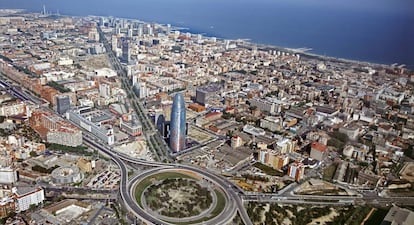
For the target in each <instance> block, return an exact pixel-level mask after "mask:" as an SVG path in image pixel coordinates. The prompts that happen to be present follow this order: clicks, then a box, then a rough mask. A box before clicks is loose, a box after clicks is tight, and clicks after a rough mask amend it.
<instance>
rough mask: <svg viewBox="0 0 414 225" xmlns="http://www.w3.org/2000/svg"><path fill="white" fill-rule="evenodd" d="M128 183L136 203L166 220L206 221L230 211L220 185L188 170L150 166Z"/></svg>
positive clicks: (201, 222)
mask: <svg viewBox="0 0 414 225" xmlns="http://www.w3.org/2000/svg"><path fill="white" fill-rule="evenodd" d="M130 184H131V185H130V194H131V196H134V197H135V200H136V204H137V205H138V206H139V207H140V208H141V209H142V210H144V211H146V212H147V213H149V214H151V215H152V216H153V217H155V218H157V219H159V220H162V221H164V222H165V223H166V224H206V223H208V224H210V223H212V222H213V223H214V221H215V220H217V219H220V220H222V218H223V217H227V216H228V214H227V213H225V212H228V210H230V211H234V210H231V209H232V208H234V207H232V204H231V203H230V202H229V201H228V196H227V195H226V193H225V192H224V191H223V190H222V189H221V188H220V186H218V185H217V184H215V183H214V182H212V181H209V180H208V179H206V178H205V177H202V176H200V175H199V174H195V173H194V172H192V171H189V170H184V169H168V168H167V169H162V170H151V171H150V172H148V173H144V175H140V176H138V178H137V177H135V178H134V179H133V180H132V181H131V183H130Z"/></svg>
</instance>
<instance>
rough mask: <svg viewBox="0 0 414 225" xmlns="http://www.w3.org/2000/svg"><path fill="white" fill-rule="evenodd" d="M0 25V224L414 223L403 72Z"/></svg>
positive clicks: (65, 21) (151, 26) (159, 30)
mask: <svg viewBox="0 0 414 225" xmlns="http://www.w3.org/2000/svg"><path fill="white" fill-rule="evenodd" d="M0 15H1V17H0V45H1V48H0V73H1V74H0V78H1V81H0V102H1V105H0V133H1V137H0V185H1V186H0V219H1V222H2V223H7V224H229V225H230V224H246V225H250V224H381V222H384V224H391V222H393V221H396V222H398V224H403V223H405V224H410V223H414V219H413V218H414V191H413V188H414V186H413V185H414V160H413V159H414V155H413V146H414V115H413V110H414V95H413V90H414V72H413V71H409V70H406V69H405V68H404V66H403V65H402V66H399V65H397V64H395V65H378V64H370V63H363V62H355V61H349V60H342V59H335V58H329V57H322V56H317V55H312V54H309V53H306V52H305V51H303V50H304V49H289V50H287V49H283V48H278V47H274V46H264V45H256V44H253V43H249V42H247V41H245V40H223V39H219V38H215V37H205V36H203V35H201V34H191V33H188V32H186V30H185V29H184V28H179V27H174V26H171V25H169V24H167V25H163V24H156V23H146V22H143V21H138V20H131V19H120V18H114V17H95V16H89V17H68V16H60V15H50V14H47V13H46V11H44V12H42V13H25V12H21V11H19V10H0ZM305 50H306V49H305Z"/></svg>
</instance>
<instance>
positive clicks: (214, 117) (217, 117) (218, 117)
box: [204, 112, 223, 121]
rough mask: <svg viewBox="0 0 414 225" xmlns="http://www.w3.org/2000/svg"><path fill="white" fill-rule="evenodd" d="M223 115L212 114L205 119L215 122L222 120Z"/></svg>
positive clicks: (219, 113)
mask: <svg viewBox="0 0 414 225" xmlns="http://www.w3.org/2000/svg"><path fill="white" fill-rule="evenodd" d="M222 115H223V113H221V112H211V113H208V114H207V115H205V116H204V118H205V119H206V120H208V121H214V120H218V119H220V118H221V116H222Z"/></svg>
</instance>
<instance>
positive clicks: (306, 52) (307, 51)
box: [0, 9, 414, 71]
mask: <svg viewBox="0 0 414 225" xmlns="http://www.w3.org/2000/svg"><path fill="white" fill-rule="evenodd" d="M0 10H4V11H14V12H13V13H12V14H8V15H0V16H13V15H19V14H39V13H38V12H32V11H29V10H26V9H0ZM50 16H59V17H75V18H82V17H112V18H118V19H126V20H134V21H138V22H142V23H155V24H157V25H163V26H165V25H166V23H160V22H157V21H152V22H148V21H145V20H142V19H138V18H125V17H117V16H107V15H86V16H85V15H67V14H59V15H55V14H52V15H50ZM171 27H172V30H178V31H186V32H188V33H191V34H193V35H197V34H201V35H203V36H204V37H208V38H213V37H215V38H216V39H217V40H221V41H226V40H229V41H236V42H243V43H245V44H247V45H248V46H250V47H257V48H259V49H269V50H270V49H272V50H279V51H284V52H289V53H293V54H299V55H301V56H303V57H306V58H309V59H312V58H314V59H318V60H321V61H333V62H341V63H350V64H357V65H361V66H369V67H383V68H393V67H398V66H403V68H405V69H407V70H409V71H414V65H405V64H401V63H394V64H385V63H378V62H371V61H366V60H357V59H349V58H342V57H337V56H332V55H322V54H318V53H314V52H312V51H314V50H315V49H313V48H312V47H302V48H291V47H288V46H278V45H275V44H264V43H259V42H254V41H252V40H251V39H250V38H236V39H234V38H233V39H232V38H224V37H220V35H213V34H211V33H209V32H206V31H199V30H197V29H193V28H191V27H184V26H180V25H178V24H171Z"/></svg>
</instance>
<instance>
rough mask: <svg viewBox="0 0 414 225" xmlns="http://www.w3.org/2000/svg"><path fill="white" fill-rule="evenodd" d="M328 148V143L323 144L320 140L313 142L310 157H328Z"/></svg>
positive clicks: (318, 158) (320, 159) (320, 158)
mask: <svg viewBox="0 0 414 225" xmlns="http://www.w3.org/2000/svg"><path fill="white" fill-rule="evenodd" d="M327 149H328V147H327V146H326V145H324V144H321V143H319V142H313V143H312V144H311V152H310V157H311V158H312V159H316V160H319V161H322V160H323V159H325V157H326V150H327Z"/></svg>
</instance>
